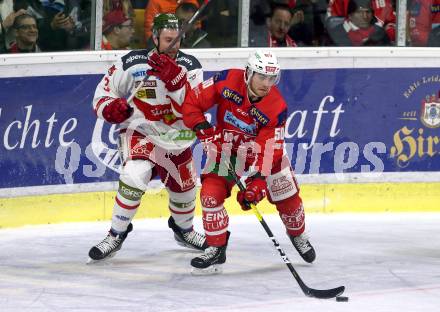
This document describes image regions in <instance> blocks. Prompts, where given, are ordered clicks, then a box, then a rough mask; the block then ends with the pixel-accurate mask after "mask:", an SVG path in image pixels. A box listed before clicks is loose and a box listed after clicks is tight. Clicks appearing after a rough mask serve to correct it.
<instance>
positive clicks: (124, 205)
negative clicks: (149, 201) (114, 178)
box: [116, 197, 140, 210]
mask: <svg viewBox="0 0 440 312" xmlns="http://www.w3.org/2000/svg"><path fill="white" fill-rule="evenodd" d="M116 203H117V204H118V205H119V206H121V207H122V208H124V209H127V210H133V209H136V208H137V207H139V205H140V203H139V204H137V205H134V206H129V205H126V204H124V203H122V202H121V201H120V200H119V199H118V197H116Z"/></svg>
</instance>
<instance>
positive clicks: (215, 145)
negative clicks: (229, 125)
mask: <svg viewBox="0 0 440 312" xmlns="http://www.w3.org/2000/svg"><path fill="white" fill-rule="evenodd" d="M204 124H205V123H204ZM206 125H209V124H208V123H206ZM198 126H199V125H197V126H196V127H195V128H194V130H195V132H196V136H197V138H198V139H199V140H200V143H202V146H203V150H204V151H205V152H209V151H214V150H215V151H216V152H217V153H221V146H222V133H221V130H220V129H217V128H216V127H215V126H211V125H209V128H201V129H200V128H198Z"/></svg>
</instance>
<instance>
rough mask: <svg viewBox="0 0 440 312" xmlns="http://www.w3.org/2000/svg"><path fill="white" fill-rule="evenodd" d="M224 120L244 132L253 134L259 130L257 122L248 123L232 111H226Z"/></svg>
mask: <svg viewBox="0 0 440 312" xmlns="http://www.w3.org/2000/svg"><path fill="white" fill-rule="evenodd" d="M224 121H225V122H226V123H228V124H230V125H233V126H234V127H236V128H238V129H240V130H241V131H243V132H246V133H248V134H251V135H255V134H256V132H257V127H256V125H255V124H251V125H250V124H247V123H245V122H244V121H243V120H240V119H238V118H237V117H235V116H234V114H233V113H231V112H230V111H226V114H225V117H224Z"/></svg>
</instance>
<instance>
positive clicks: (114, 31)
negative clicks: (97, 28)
mask: <svg viewBox="0 0 440 312" xmlns="http://www.w3.org/2000/svg"><path fill="white" fill-rule="evenodd" d="M102 33H103V36H102V49H103V50H123V49H128V48H129V46H130V42H131V39H132V38H133V35H134V28H133V20H132V19H131V18H129V17H128V16H126V15H125V14H124V12H123V11H122V10H116V11H110V12H108V13H107V15H105V16H104V23H103V27H102Z"/></svg>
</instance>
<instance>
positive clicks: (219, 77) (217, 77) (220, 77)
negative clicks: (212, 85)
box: [214, 70, 229, 82]
mask: <svg viewBox="0 0 440 312" xmlns="http://www.w3.org/2000/svg"><path fill="white" fill-rule="evenodd" d="M228 73H229V70H222V71H220V72H218V73H216V74H215V75H214V82H218V81H223V80H225V79H226V77H227V76H228Z"/></svg>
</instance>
